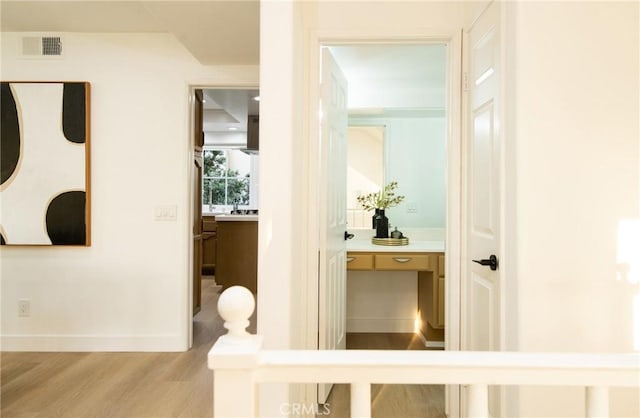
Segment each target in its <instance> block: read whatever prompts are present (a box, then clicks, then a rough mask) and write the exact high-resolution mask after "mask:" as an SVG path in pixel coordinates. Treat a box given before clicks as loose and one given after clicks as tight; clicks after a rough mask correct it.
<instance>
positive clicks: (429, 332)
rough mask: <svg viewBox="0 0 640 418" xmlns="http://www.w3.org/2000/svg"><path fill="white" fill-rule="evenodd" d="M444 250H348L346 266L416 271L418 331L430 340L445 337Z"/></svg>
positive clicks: (362, 269)
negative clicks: (404, 251) (442, 251)
mask: <svg viewBox="0 0 640 418" xmlns="http://www.w3.org/2000/svg"><path fill="white" fill-rule="evenodd" d="M444 260H445V258H444V253H440V252H406V253H403V252H398V251H394V252H387V251H379V252H378V251H376V252H356V251H348V252H347V270H353V271H416V272H417V273H418V289H417V290H418V292H417V293H418V313H419V317H420V332H421V333H422V335H423V336H424V337H425V338H426V339H427V341H429V342H440V341H444V327H445V321H444V312H445V309H444V304H445V298H444V289H445V272H444Z"/></svg>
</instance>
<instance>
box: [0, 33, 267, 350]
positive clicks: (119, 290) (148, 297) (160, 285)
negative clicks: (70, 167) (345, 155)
mask: <svg viewBox="0 0 640 418" xmlns="http://www.w3.org/2000/svg"><path fill="white" fill-rule="evenodd" d="M19 37H20V34H17V33H3V34H2V66H1V72H2V74H1V75H2V80H16V81H19V80H33V81H36V80H54V81H56V80H57V81H59V80H78V81H88V82H90V83H91V154H92V155H91V206H92V225H91V232H92V234H91V235H92V246H91V247H88V248H52V247H44V248H33V247H3V248H2V249H1V253H0V258H1V261H2V266H1V269H2V270H1V273H2V345H3V349H4V350H36V351H39V350H96V351H102V350H127V351H135V350H149V351H156V350H157V351H171V350H184V349H186V348H187V323H188V322H187V318H188V309H189V307H188V282H189V279H188V274H189V265H190V263H189V260H188V248H189V241H190V240H189V235H188V231H189V225H188V214H189V211H190V209H189V199H190V197H189V190H190V187H188V181H189V170H190V164H189V160H190V155H189V145H188V143H189V142H188V141H190V134H189V133H190V132H191V130H190V128H189V96H190V94H189V85H190V84H194V85H234V84H242V83H246V84H248V85H255V84H256V79H257V69H256V68H255V67H220V68H214V67H204V66H202V65H201V64H199V63H198V62H197V61H196V60H195V59H194V58H193V57H192V56H191V55H190V54H189V53H188V52H187V51H186V50H185V49H184V48H183V47H182V46H181V45H180V44H179V43H178V42H177V41H176V40H175V39H174V38H173V37H172V36H170V35H164V34H73V33H66V34H64V53H65V55H64V57H63V58H62V59H57V60H56V59H54V60H35V59H21V58H20V57H19V51H18V46H19V45H20V44H21V42H20V38H19ZM159 205H172V206H175V207H176V209H177V219H176V221H156V220H155V218H154V213H155V208H156V207H157V206H159ZM7 209H9V210H19V209H17V208H5V210H7ZM20 298H28V299H31V316H30V317H28V318H19V317H18V316H17V301H18V299H20Z"/></svg>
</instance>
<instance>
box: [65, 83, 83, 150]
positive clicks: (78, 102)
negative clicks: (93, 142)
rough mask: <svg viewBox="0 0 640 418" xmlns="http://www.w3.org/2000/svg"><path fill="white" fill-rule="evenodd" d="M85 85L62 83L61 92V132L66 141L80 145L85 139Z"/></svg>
mask: <svg viewBox="0 0 640 418" xmlns="http://www.w3.org/2000/svg"><path fill="white" fill-rule="evenodd" d="M85 89H86V87H85V84H84V83H64V87H63V90H62V132H64V136H65V137H66V138H67V140H69V141H71V142H75V143H77V144H82V143H84V142H85V140H86V138H85V135H86V128H87V114H86V105H85V99H86V95H85V93H86V92H85Z"/></svg>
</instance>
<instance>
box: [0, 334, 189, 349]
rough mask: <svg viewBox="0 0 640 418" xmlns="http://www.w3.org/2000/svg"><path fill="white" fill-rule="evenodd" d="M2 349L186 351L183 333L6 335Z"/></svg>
mask: <svg viewBox="0 0 640 418" xmlns="http://www.w3.org/2000/svg"><path fill="white" fill-rule="evenodd" d="M1 338H2V340H1V341H2V345H1V346H0V349H1V350H2V351H40V352H42V351H49V352H55V351H81V352H84V351H150V352H156V351H173V352H175V351H186V350H187V349H188V347H187V345H186V341H185V338H184V337H182V336H179V335H3V336H2V337H1Z"/></svg>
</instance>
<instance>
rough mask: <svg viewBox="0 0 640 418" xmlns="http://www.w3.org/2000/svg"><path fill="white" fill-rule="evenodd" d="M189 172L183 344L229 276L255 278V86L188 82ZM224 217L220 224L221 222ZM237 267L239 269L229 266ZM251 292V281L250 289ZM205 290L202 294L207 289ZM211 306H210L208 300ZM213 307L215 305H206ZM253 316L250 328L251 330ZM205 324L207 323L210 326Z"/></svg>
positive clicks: (256, 189)
mask: <svg viewBox="0 0 640 418" xmlns="http://www.w3.org/2000/svg"><path fill="white" fill-rule="evenodd" d="M191 94H192V102H193V107H192V122H193V129H192V132H193V135H192V141H193V165H192V169H191V180H190V183H191V184H190V190H191V196H192V197H191V211H190V214H191V219H190V220H191V225H193V229H192V238H193V239H192V243H193V245H192V247H191V249H190V255H189V260H190V264H191V266H192V268H191V275H190V280H189V284H190V290H191V291H190V292H189V294H190V300H189V301H188V302H189V303H188V305H189V306H190V307H191V309H190V313H191V315H192V316H193V318H192V316H191V315H190V317H189V341H190V346H191V345H193V344H194V339H195V338H196V337H198V338H210V341H209V342H213V340H215V338H217V337H218V336H219V335H217V334H216V335H211V336H209V337H203V336H197V335H196V329H195V328H196V327H198V329H201V328H205V327H203V326H198V325H200V324H199V323H198V321H199V318H200V317H202V318H205V320H206V318H209V317H210V316H211V315H210V314H211V313H210V312H206V313H204V314H203V313H202V312H201V307H202V309H204V308H205V305H204V304H203V301H204V298H205V297H206V298H208V299H211V293H212V292H214V293H216V296H215V298H216V299H217V294H218V293H220V292H221V291H222V290H224V289H225V288H226V287H229V286H232V285H234V284H240V285H243V286H245V287H248V288H249V289H252V286H251V284H250V283H248V282H246V283H245V282H242V283H235V282H231V281H230V279H229V278H230V277H242V278H243V279H244V280H248V281H251V280H252V277H253V281H255V278H256V277H257V223H258V214H257V213H258V202H259V188H258V169H259V137H258V123H259V109H260V107H259V98H260V96H259V90H258V89H257V88H255V87H197V88H196V87H194V88H192V89H191ZM222 221H224V223H223V225H222V227H221V226H220V223H221V222H222ZM238 268H241V269H242V271H240V272H238V271H235V270H234V269H238ZM253 289H254V292H255V285H254V286H253ZM205 292H206V293H207V294H205ZM209 305H211V304H209ZM206 308H207V309H211V310H212V311H214V310H215V306H207V307H206ZM255 322H256V319H255V317H254V318H252V324H251V328H252V329H253V330H255ZM209 328H210V327H209Z"/></svg>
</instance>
